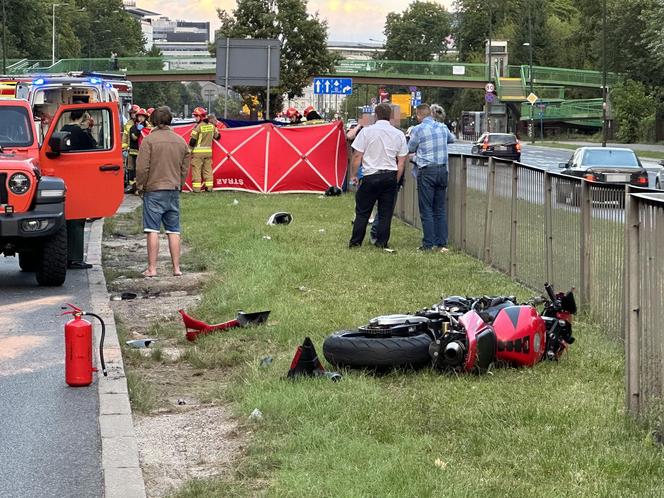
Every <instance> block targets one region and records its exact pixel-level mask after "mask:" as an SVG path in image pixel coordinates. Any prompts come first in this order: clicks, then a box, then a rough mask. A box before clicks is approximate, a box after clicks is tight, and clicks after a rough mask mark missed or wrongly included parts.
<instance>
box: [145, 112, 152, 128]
mask: <svg viewBox="0 0 664 498" xmlns="http://www.w3.org/2000/svg"><path fill="white" fill-rule="evenodd" d="M147 111H148V119H147V121H146V122H145V125H146V126H147V127H148V128H149V129H152V128H154V125H153V124H152V113H153V112H154V107H148V108H147Z"/></svg>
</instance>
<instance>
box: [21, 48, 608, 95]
mask: <svg viewBox="0 0 664 498" xmlns="http://www.w3.org/2000/svg"><path fill="white" fill-rule="evenodd" d="M117 63H118V69H119V70H120V71H123V72H126V73H127V74H129V75H132V74H160V73H180V72H181V73H205V74H209V73H211V72H214V69H215V67H216V59H215V58H214V57H206V56H204V57H164V56H162V57H120V58H119V59H118V60H117ZM110 69H112V67H111V60H110V59H106V58H101V59H97V58H87V59H85V58H84V59H61V60H59V61H57V62H56V63H55V64H51V62H50V61H43V60H41V61H39V60H34V61H33V60H27V61H19V63H18V64H16V65H15V66H10V67H9V68H8V73H9V74H31V73H32V74H34V73H61V72H69V71H84V70H95V71H108V70H110ZM529 70H530V66H508V68H507V70H506V73H507V74H506V75H507V76H509V77H515V78H517V77H521V79H522V82H523V83H524V85H525V84H527V83H529V81H530V80H529V73H528V71H529ZM335 74H336V75H338V76H349V77H353V76H356V77H360V76H368V77H374V78H381V77H384V78H412V79H426V80H459V81H486V80H487V76H488V70H487V65H486V64H476V63H462V62H427V61H391V60H351V59H348V60H342V61H341V62H339V64H337V66H336V67H335ZM618 79H619V77H618V76H617V75H615V74H613V73H609V74H608V75H607V82H608V84H609V85H614V84H615V83H616V82H617V81H618ZM533 83H534V84H537V85H538V86H539V87H542V86H543V85H546V86H551V85H558V86H561V85H565V86H589V87H601V84H602V74H601V72H599V71H587V70H579V69H565V68H551V67H542V66H534V67H533ZM542 91H544V90H542ZM547 98H552V97H547Z"/></svg>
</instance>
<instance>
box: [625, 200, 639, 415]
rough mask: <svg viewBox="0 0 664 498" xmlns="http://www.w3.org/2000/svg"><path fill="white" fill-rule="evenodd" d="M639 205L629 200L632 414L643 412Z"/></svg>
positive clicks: (628, 371)
mask: <svg viewBox="0 0 664 498" xmlns="http://www.w3.org/2000/svg"><path fill="white" fill-rule="evenodd" d="M639 228H640V227H639V202H638V199H636V198H635V197H633V196H632V195H629V194H627V195H626V199H625V263H624V264H625V282H624V284H623V285H624V289H625V298H626V299H625V301H626V303H625V308H626V309H625V318H624V320H625V358H626V362H627V364H626V366H625V384H626V386H625V398H626V399H625V402H626V405H627V409H628V411H629V413H630V414H632V415H638V414H639V411H640V401H641V400H640V391H641V389H640V384H641V382H640V368H641V365H640V353H641V352H640V350H639V332H640V325H641V324H640V318H641V317H640V310H639V302H640V295H639V294H640V288H639Z"/></svg>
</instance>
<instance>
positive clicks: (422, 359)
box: [323, 284, 576, 373]
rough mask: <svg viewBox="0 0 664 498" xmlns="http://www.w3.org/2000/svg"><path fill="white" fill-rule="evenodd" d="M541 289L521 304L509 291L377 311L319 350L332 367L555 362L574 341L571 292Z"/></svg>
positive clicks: (462, 367) (465, 368) (463, 368)
mask: <svg viewBox="0 0 664 498" xmlns="http://www.w3.org/2000/svg"><path fill="white" fill-rule="evenodd" d="M544 287H545V290H546V296H538V297H535V298H533V299H531V300H530V301H528V302H525V303H521V304H519V303H518V302H517V299H516V298H515V297H514V296H482V297H464V296H450V297H447V298H445V299H443V300H442V301H441V302H440V303H437V304H435V305H433V306H431V307H429V308H424V309H421V310H418V311H417V312H415V313H411V314H403V315H385V316H379V317H376V318H374V319H372V320H370V321H369V323H368V324H366V325H363V326H360V327H358V328H357V330H343V331H339V332H336V333H334V334H332V335H331V336H329V337H327V339H325V342H324V344H323V354H324V356H325V358H326V359H327V361H329V362H330V363H331V364H333V365H336V366H340V367H350V368H372V369H389V368H404V367H412V368H417V367H423V366H427V365H430V366H433V367H434V368H437V369H439V370H443V371H452V372H476V373H482V372H485V371H487V370H488V369H489V368H490V367H491V365H494V364H495V365H511V366H528V367H531V366H533V365H535V364H536V363H538V362H540V361H542V360H544V359H547V360H557V359H558V358H559V357H560V356H561V355H562V353H563V352H564V351H565V350H566V349H567V347H568V346H569V345H570V344H572V343H573V342H574V337H573V335H572V316H573V315H574V314H575V313H576V302H575V299H574V293H573V290H571V291H569V292H567V293H558V294H556V293H555V292H554V290H553V288H552V287H551V286H550V285H549V284H545V285H544ZM540 305H541V306H542V311H541V312H539V311H538V310H537V308H536V307H537V306H540Z"/></svg>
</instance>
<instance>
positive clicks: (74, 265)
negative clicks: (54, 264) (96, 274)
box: [67, 261, 92, 270]
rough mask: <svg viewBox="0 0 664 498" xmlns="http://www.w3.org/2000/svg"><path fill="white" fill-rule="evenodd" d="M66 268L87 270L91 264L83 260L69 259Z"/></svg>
mask: <svg viewBox="0 0 664 498" xmlns="http://www.w3.org/2000/svg"><path fill="white" fill-rule="evenodd" d="M67 268H68V269H70V270H88V269H90V268H92V265H91V264H90V263H86V262H85V261H70V262H69V263H67Z"/></svg>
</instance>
